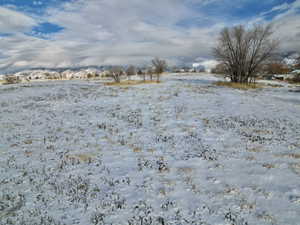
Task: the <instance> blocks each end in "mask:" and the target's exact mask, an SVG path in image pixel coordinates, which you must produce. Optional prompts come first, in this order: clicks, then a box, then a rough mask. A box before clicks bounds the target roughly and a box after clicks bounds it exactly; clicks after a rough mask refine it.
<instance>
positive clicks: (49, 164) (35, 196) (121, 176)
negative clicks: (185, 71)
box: [0, 74, 300, 225]
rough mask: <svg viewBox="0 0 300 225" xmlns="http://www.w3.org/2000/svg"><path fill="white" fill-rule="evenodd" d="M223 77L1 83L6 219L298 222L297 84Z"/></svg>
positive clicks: (0, 181)
mask: <svg viewBox="0 0 300 225" xmlns="http://www.w3.org/2000/svg"><path fill="white" fill-rule="evenodd" d="M218 79H219V78H216V77H214V76H212V75H209V74H202V75H191V76H189V75H172V74H171V75H165V76H164V77H163V82H162V83H160V84H145V85H137V86H128V87H126V86H121V87H118V86H105V85H104V82H101V81H83V80H81V81H77V80H72V81H52V82H34V83H26V84H17V85H6V86H0V106H1V111H0V134H1V135H0V156H1V157H0V224H82V225H86V224H128V225H129V224H132V225H133V224H144V225H145V224H149V225H150V224H219V225H221V224H222V225H225V224H235V225H237V224H238V225H246V224H248V225H250V224H298V223H299V221H300V177H299V176H300V161H299V160H300V151H299V150H300V148H299V147H300V96H299V93H295V92H290V90H291V89H292V88H293V87H292V86H289V85H285V86H282V87H276V88H273V87H267V88H263V89H258V90H249V91H243V90H236V89H230V88H226V87H218V86H215V85H213V82H214V81H217V80H218Z"/></svg>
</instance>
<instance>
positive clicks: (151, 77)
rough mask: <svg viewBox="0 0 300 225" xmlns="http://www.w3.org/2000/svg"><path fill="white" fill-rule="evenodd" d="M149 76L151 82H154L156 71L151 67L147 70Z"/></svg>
mask: <svg viewBox="0 0 300 225" xmlns="http://www.w3.org/2000/svg"><path fill="white" fill-rule="evenodd" d="M147 74H148V75H149V77H150V80H151V81H152V80H153V74H154V69H153V68H152V67H149V68H148V69H147Z"/></svg>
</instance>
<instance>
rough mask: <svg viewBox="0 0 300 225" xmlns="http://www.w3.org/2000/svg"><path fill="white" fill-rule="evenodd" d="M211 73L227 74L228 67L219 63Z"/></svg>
mask: <svg viewBox="0 0 300 225" xmlns="http://www.w3.org/2000/svg"><path fill="white" fill-rule="evenodd" d="M211 72H212V73H215V74H226V66H225V65H224V64H223V63H219V64H218V65H216V66H215V68H213V69H212V70H211Z"/></svg>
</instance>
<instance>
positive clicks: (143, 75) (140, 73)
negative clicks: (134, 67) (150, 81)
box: [137, 69, 146, 81]
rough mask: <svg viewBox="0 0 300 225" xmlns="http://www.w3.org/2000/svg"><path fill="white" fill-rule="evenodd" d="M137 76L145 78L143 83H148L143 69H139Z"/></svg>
mask: <svg viewBox="0 0 300 225" xmlns="http://www.w3.org/2000/svg"><path fill="white" fill-rule="evenodd" d="M137 75H139V76H140V77H143V81H146V74H145V73H144V72H143V71H142V70H141V69H138V71H137Z"/></svg>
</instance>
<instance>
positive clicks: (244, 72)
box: [213, 25, 279, 83]
mask: <svg viewBox="0 0 300 225" xmlns="http://www.w3.org/2000/svg"><path fill="white" fill-rule="evenodd" d="M272 34H273V31H272V26H271V25H267V26H264V25H255V26H254V27H253V28H250V29H246V28H245V27H244V26H242V25H240V26H236V27H233V28H224V29H223V30H222V31H221V33H220V37H219V40H218V45H217V47H216V48H214V49H213V53H214V56H215V57H216V59H217V60H219V61H220V62H221V63H223V64H224V65H225V68H226V72H227V73H228V75H229V77H230V79H231V81H232V82H238V83H248V82H255V78H256V76H257V73H258V71H259V69H260V66H261V65H262V64H263V63H264V62H265V61H266V60H267V59H269V58H270V57H272V55H273V54H274V52H275V50H276V49H277V47H278V45H279V42H278V41H276V40H273V39H271V36H272Z"/></svg>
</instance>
